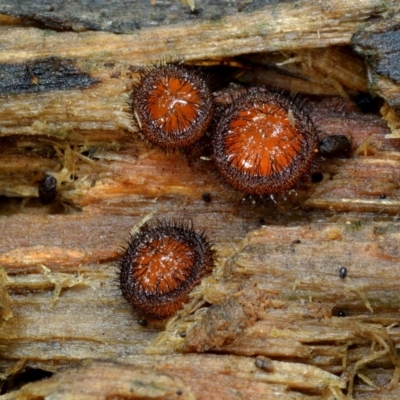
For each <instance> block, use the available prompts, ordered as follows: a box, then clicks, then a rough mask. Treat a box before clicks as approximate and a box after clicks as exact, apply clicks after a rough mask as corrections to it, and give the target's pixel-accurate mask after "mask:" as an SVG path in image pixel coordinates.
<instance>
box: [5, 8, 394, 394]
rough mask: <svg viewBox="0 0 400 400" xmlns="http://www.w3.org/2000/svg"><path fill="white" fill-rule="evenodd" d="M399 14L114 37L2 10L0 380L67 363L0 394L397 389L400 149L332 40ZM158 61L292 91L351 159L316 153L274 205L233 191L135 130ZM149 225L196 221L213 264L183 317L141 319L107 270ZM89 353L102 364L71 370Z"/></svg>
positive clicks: (308, 12)
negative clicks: (50, 200)
mask: <svg viewBox="0 0 400 400" xmlns="http://www.w3.org/2000/svg"><path fill="white" fill-rule="evenodd" d="M0 7H1V5H0ZM398 8H399V5H398V2H397V1H388V2H385V3H382V2H381V1H377V0H368V1H367V0H363V1H359V2H357V3H356V4H355V3H354V4H353V3H351V4H350V3H349V2H347V1H339V0H336V1H329V2H324V3H323V4H322V3H318V4H317V3H316V2H305V1H303V2H301V1H300V2H284V3H280V4H274V5H272V6H269V7H265V8H263V9H262V10H258V11H257V12H254V13H247V12H246V13H242V14H240V13H238V15H234V16H225V17H224V18H222V19H219V20H218V21H215V20H201V21H198V22H196V23H189V22H185V23H182V24H177V25H170V26H167V27H166V26H159V27H157V28H152V29H143V30H141V31H135V32H132V33H123V34H120V35H116V34H114V33H111V32H55V31H49V30H42V29H38V28H36V27H24V26H21V21H20V20H14V21H13V20H10V19H7V18H6V17H4V18H3V21H5V22H4V25H3V26H2V28H1V31H0V38H1V46H2V47H1V51H0V74H1V81H0V137H1V143H0V146H1V150H2V153H1V156H0V172H1V173H0V193H1V195H2V196H3V197H2V213H3V215H2V216H1V218H0V230H1V231H2V232H3V235H2V237H1V239H0V266H2V268H3V269H2V272H1V285H0V317H1V324H2V325H1V327H0V367H1V369H2V372H3V375H2V378H4V382H7V381H6V379H8V382H10V381H11V380H13V379H14V380H17V378H18V374H20V373H21V371H23V370H24V369H29V368H31V369H32V368H33V369H41V370H45V371H52V372H53V371H56V370H58V369H59V368H60V367H65V369H62V370H60V371H59V372H57V373H56V374H55V375H54V376H53V377H52V378H50V379H49V380H46V381H41V382H37V383H31V384H29V385H27V386H25V387H23V388H22V389H20V390H19V391H17V392H14V393H8V394H6V395H4V396H2V397H3V398H5V399H13V398H21V397H22V398H27V399H30V398H37V396H46V395H50V394H53V395H56V394H59V393H63V395H64V396H66V398H68V397H67V396H69V397H70V398H107V396H109V397H112V396H114V397H116V396H121V397H123V396H128V395H129V396H132V398H135V397H134V396H136V397H139V398H140V397H143V396H148V397H151V396H156V395H157V396H159V398H163V399H164V398H165V399H169V398H188V399H189V398H212V397H213V396H214V397H215V398H221V399H223V398H227V399H228V398H232V397H233V396H234V395H238V394H241V395H242V397H244V398H248V399H257V398H265V396H266V395H267V396H269V398H274V397H275V398H282V399H286V398H287V399H298V398H304V399H307V398H332V399H333V398H346V395H353V396H354V397H355V398H360V399H368V398H376V396H377V393H379V396H380V398H384V399H392V398H393V399H397V398H398V396H399V393H398V392H399V390H400V389H399V385H398V377H399V371H400V370H399V361H398V357H397V353H396V352H397V349H398V348H399V346H400V331H399V326H398V312H399V306H400V302H399V295H398V290H397V289H398V285H397V277H398V275H399V270H398V268H399V267H398V265H399V254H400V245H399V231H400V229H399V228H400V227H399V223H398V222H397V214H398V212H399V209H400V207H399V206H400V204H399V198H400V196H399V187H400V176H399V171H400V169H399V167H400V153H399V141H398V139H393V136H390V133H391V131H390V129H389V128H388V127H387V126H386V122H385V121H384V120H383V119H382V118H381V117H380V116H379V115H377V114H376V113H375V114H373V113H369V114H366V113H363V112H362V111H361V110H360V109H359V108H358V107H357V105H356V104H355V102H354V101H353V99H354V96H355V95H356V94H357V93H361V92H368V85H367V82H368V76H367V74H366V69H365V66H364V60H363V58H361V57H360V56H358V55H356V54H355V53H353V52H352V51H351V48H350V47H346V48H342V47H337V45H341V46H343V45H349V44H350V40H351V37H352V35H353V34H355V33H357V32H359V34H361V33H362V32H364V33H366V32H368V29H367V28H365V26H366V24H367V22H368V20H369V18H377V16H380V15H383V16H387V15H389V14H390V13H391V12H395V11H398ZM2 12H5V11H4V10H3V11H2ZM10 14H11V15H14V16H24V17H26V15H25V14H24V15H23V14H22V12H21V14H19V15H17V14H16V13H11V12H10ZM40 18H42V19H43V18H45V16H44V17H43V15H42V16H41V17H40ZM48 22H54V19H52V20H50V19H49V20H48ZM75 22H76V21H75ZM78 22H79V23H78ZM78 22H77V25H74V26H75V27H80V28H79V29H77V30H80V29H81V28H82V26H83V25H82V21H78ZM387 23H389V22H387ZM13 24H14V25H13ZM15 24H19V26H17V25H15ZM63 24H64V25H63V26H64V27H65V26H66V25H68V21H67V22H66V21H63ZM72 25H73V24H72ZM390 26H392V25H390ZM356 37H357V36H356ZM155 38H156V39H157V40H155ZM194 43H200V44H199V45H196V46H194V45H193V44H194ZM261 52H262V53H261ZM248 53H259V54H251V55H248ZM360 53H361V54H362V52H360ZM233 57H235V58H233ZM160 59H167V60H171V61H174V60H175V61H176V60H178V59H183V60H185V61H186V62H189V61H190V62H193V63H196V64H198V65H203V66H206V65H210V64H211V65H214V66H215V65H217V66H221V65H222V66H224V67H225V68H228V69H229V71H233V72H230V73H229V76H232V77H233V78H234V79H233V78H232V80H235V82H246V83H249V84H260V83H261V84H267V85H269V86H273V87H274V88H275V89H277V88H278V89H280V90H286V91H289V92H292V93H293V94H297V93H301V94H302V95H304V98H303V107H304V108H305V109H307V110H308V111H309V112H310V115H311V118H312V119H313V121H314V123H315V124H316V126H317V128H318V131H319V135H320V137H321V138H323V137H325V136H328V135H332V134H342V135H345V136H347V137H348V138H349V140H350V141H351V156H350V157H349V158H341V159H331V160H324V159H321V158H319V159H317V160H316V163H315V165H314V166H313V168H312V171H311V174H310V175H311V176H308V177H306V178H305V179H304V181H303V182H302V184H301V185H300V186H299V187H298V188H296V191H295V192H294V193H287V194H285V195H284V196H278V197H277V198H276V199H275V202H274V201H271V200H270V199H257V200H254V199H251V198H250V199H249V198H243V196H242V194H241V193H238V192H235V191H234V190H232V189H230V188H228V187H226V186H225V185H223V184H222V183H221V181H220V179H219V177H218V176H216V174H215V172H214V168H213V165H212V162H211V161H210V160H209V159H208V157H205V155H207V154H206V147H201V146H198V147H195V148H193V149H191V150H190V151H187V152H181V153H178V152H177V153H170V154H165V153H163V152H161V151H159V150H157V149H155V148H152V147H150V146H149V145H148V144H147V143H145V142H143V140H142V139H141V138H140V136H139V135H138V134H137V127H136V126H135V124H134V122H133V115H132V110H131V107H130V96H131V90H132V85H133V84H134V82H135V79H136V78H137V76H138V72H137V71H138V67H141V66H144V65H148V64H150V63H153V62H156V61H157V60H160ZM370 67H371V68H373V67H374V65H372V66H370ZM209 71H210V72H209V74H210V76H211V79H212V77H213V70H209ZM216 76H217V78H218V77H221V75H218V74H216ZM228 83H229V82H224V84H228ZM232 90H236V88H235V87H234V88H233V89H232ZM239 90H240V89H239ZM224 94H225V92H224V88H221V87H218V92H216V93H215V98H216V100H218V99H221V98H223V97H224ZM316 94H317V95H319V96H320V97H319V98H315V97H313V98H310V97H307V95H316ZM379 94H380V95H381V97H383V98H385V99H386V100H388V101H389V97H385V95H384V94H383V93H380V92H379ZM391 95H393V93H391ZM394 95H396V92H394ZM397 95H398V93H397ZM322 96H324V97H322ZM326 96H335V97H326ZM338 96H340V97H338ZM45 173H51V174H52V175H53V176H55V177H56V178H57V180H58V197H57V201H56V202H55V203H54V204H51V205H48V206H42V205H41V204H39V202H38V201H37V196H38V182H39V181H40V179H42V177H43V175H44V174H45ZM314 173H319V174H320V175H321V176H322V179H321V181H320V182H313V179H312V175H313V174H314ZM204 193H209V194H210V195H211V202H204V201H203V199H202V195H203V194H204ZM151 216H154V217H162V218H178V219H179V218H186V219H192V220H193V222H194V224H195V225H196V226H198V227H201V228H204V229H205V231H206V233H207V235H208V236H209V237H210V238H211V239H212V240H213V242H214V243H215V248H216V250H217V253H218V261H217V267H216V269H215V271H214V273H213V274H212V276H210V277H208V278H207V279H205V280H204V281H203V283H202V284H201V285H200V286H199V287H198V288H197V289H195V290H194V291H193V293H192V297H191V298H192V300H191V302H190V303H189V304H188V305H187V306H186V307H185V308H184V309H183V310H182V311H181V312H179V313H178V314H177V315H176V316H175V317H172V318H170V319H169V320H168V321H164V322H157V321H149V324H148V325H147V326H146V327H143V326H140V325H139V324H138V323H137V319H138V315H137V313H136V312H135V311H134V310H131V308H130V306H129V305H127V304H126V303H125V302H124V301H123V299H122V297H121V295H120V293H119V290H118V286H117V283H116V278H117V262H118V257H119V254H120V251H121V247H122V246H123V245H124V243H125V241H126V239H127V237H128V234H129V232H130V230H131V228H132V226H134V225H137V224H139V223H140V221H142V220H143V218H148V217H151ZM342 266H345V267H346V268H347V271H348V275H347V277H346V278H344V279H342V278H340V277H339V272H338V271H339V268H340V267H342ZM342 315H345V317H342ZM208 352H212V353H216V355H210V354H204V353H208ZM87 359H102V360H106V361H103V362H98V361H94V362H88V361H84V362H83V363H80V364H79V365H72V364H74V363H76V362H78V361H81V360H87ZM150 371H151V372H150ZM78 378H79V379H78ZM132 380H133V382H134V384H133V383H132ZM4 388H7V384H6V383H4V386H3V391H5V390H4ZM18 396H21V397H18ZM101 396H102V397H101Z"/></svg>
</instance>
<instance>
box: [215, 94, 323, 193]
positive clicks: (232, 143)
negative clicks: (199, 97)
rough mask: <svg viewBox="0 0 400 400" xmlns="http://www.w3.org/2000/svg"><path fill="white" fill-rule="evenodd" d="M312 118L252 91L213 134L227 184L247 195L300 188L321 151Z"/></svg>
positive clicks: (289, 103) (231, 108) (282, 100)
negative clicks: (316, 154)
mask: <svg viewBox="0 0 400 400" xmlns="http://www.w3.org/2000/svg"><path fill="white" fill-rule="evenodd" d="M317 149H318V139H317V133H316V130H315V128H314V126H313V124H312V122H311V120H310V118H309V117H308V116H307V115H306V114H305V113H304V112H303V111H302V110H301V109H300V108H299V107H298V106H296V104H295V103H293V102H292V101H291V100H290V99H289V98H286V97H284V96H283V95H280V94H275V93H272V92H268V91H266V90H264V89H262V88H256V87H254V88H250V89H249V90H248V91H247V93H245V94H244V95H242V96H241V97H240V98H239V99H237V100H235V101H234V102H233V103H232V104H231V105H230V106H229V107H227V108H226V109H225V110H224V111H223V113H222V115H221V117H220V119H219V121H218V122H217V126H216V128H215V131H214V134H213V152H214V155H213V158H214V161H215V163H216V167H217V169H218V171H219V172H220V174H221V175H222V177H223V178H224V180H225V181H226V182H227V183H228V184H230V185H231V186H233V187H234V188H235V189H238V190H241V191H243V192H245V193H247V194H257V195H263V194H276V193H280V192H282V191H284V190H286V189H290V188H292V187H293V186H295V185H296V183H297V182H298V181H299V179H300V178H301V177H302V176H303V175H304V174H305V173H307V172H308V171H309V169H310V166H311V162H312V160H313V158H314V155H315V153H316V152H317V151H318V150H317Z"/></svg>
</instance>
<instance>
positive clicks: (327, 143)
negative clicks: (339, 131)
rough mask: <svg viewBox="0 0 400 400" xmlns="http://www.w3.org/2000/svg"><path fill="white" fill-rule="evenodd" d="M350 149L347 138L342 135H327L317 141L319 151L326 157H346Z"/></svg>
mask: <svg viewBox="0 0 400 400" xmlns="http://www.w3.org/2000/svg"><path fill="white" fill-rule="evenodd" d="M350 149H351V145H350V142H349V139H347V137H346V136H344V135H331V136H327V137H325V138H323V139H321V140H320V142H319V153H320V155H321V156H322V157H326V158H346V157H348V156H349V154H350Z"/></svg>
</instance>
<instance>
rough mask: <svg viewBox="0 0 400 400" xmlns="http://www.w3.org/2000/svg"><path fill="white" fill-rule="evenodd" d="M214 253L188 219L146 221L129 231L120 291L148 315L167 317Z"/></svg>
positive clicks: (206, 269) (208, 268)
mask: <svg viewBox="0 0 400 400" xmlns="http://www.w3.org/2000/svg"><path fill="white" fill-rule="evenodd" d="M214 255H215V254H214V250H213V249H212V245H211V243H210V242H209V241H208V240H207V238H206V237H205V235H204V233H203V232H197V231H196V230H195V229H194V228H193V225H192V223H190V222H187V223H185V222H176V221H158V220H155V221H150V222H147V223H146V224H144V225H143V226H142V227H141V228H140V229H139V230H138V231H137V232H136V233H135V234H134V235H131V237H130V240H129V243H128V247H127V248H126V250H125V253H124V254H123V255H122V257H121V260H120V275H119V279H120V287H121V291H122V294H123V296H124V297H125V299H126V300H127V301H128V302H129V303H130V304H131V305H132V306H133V307H134V308H136V309H137V310H139V311H141V312H142V313H143V314H145V315H147V316H149V317H152V318H157V319H163V318H166V317H169V316H170V315H172V314H174V313H175V312H176V311H177V310H179V309H181V308H182V307H183V305H184V304H185V303H187V302H188V300H189V293H190V292H191V290H192V289H193V288H194V287H195V286H197V285H198V284H199V283H200V281H201V279H202V278H203V277H204V276H206V275H208V274H210V273H211V271H212V269H213V267H214Z"/></svg>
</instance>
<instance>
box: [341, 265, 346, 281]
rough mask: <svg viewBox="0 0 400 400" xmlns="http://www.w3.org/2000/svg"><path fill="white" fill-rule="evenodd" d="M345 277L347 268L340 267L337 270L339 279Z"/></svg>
mask: <svg viewBox="0 0 400 400" xmlns="http://www.w3.org/2000/svg"><path fill="white" fill-rule="evenodd" d="M346 275H347V268H346V267H340V269H339V277H340V278H342V279H343V278H346Z"/></svg>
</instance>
